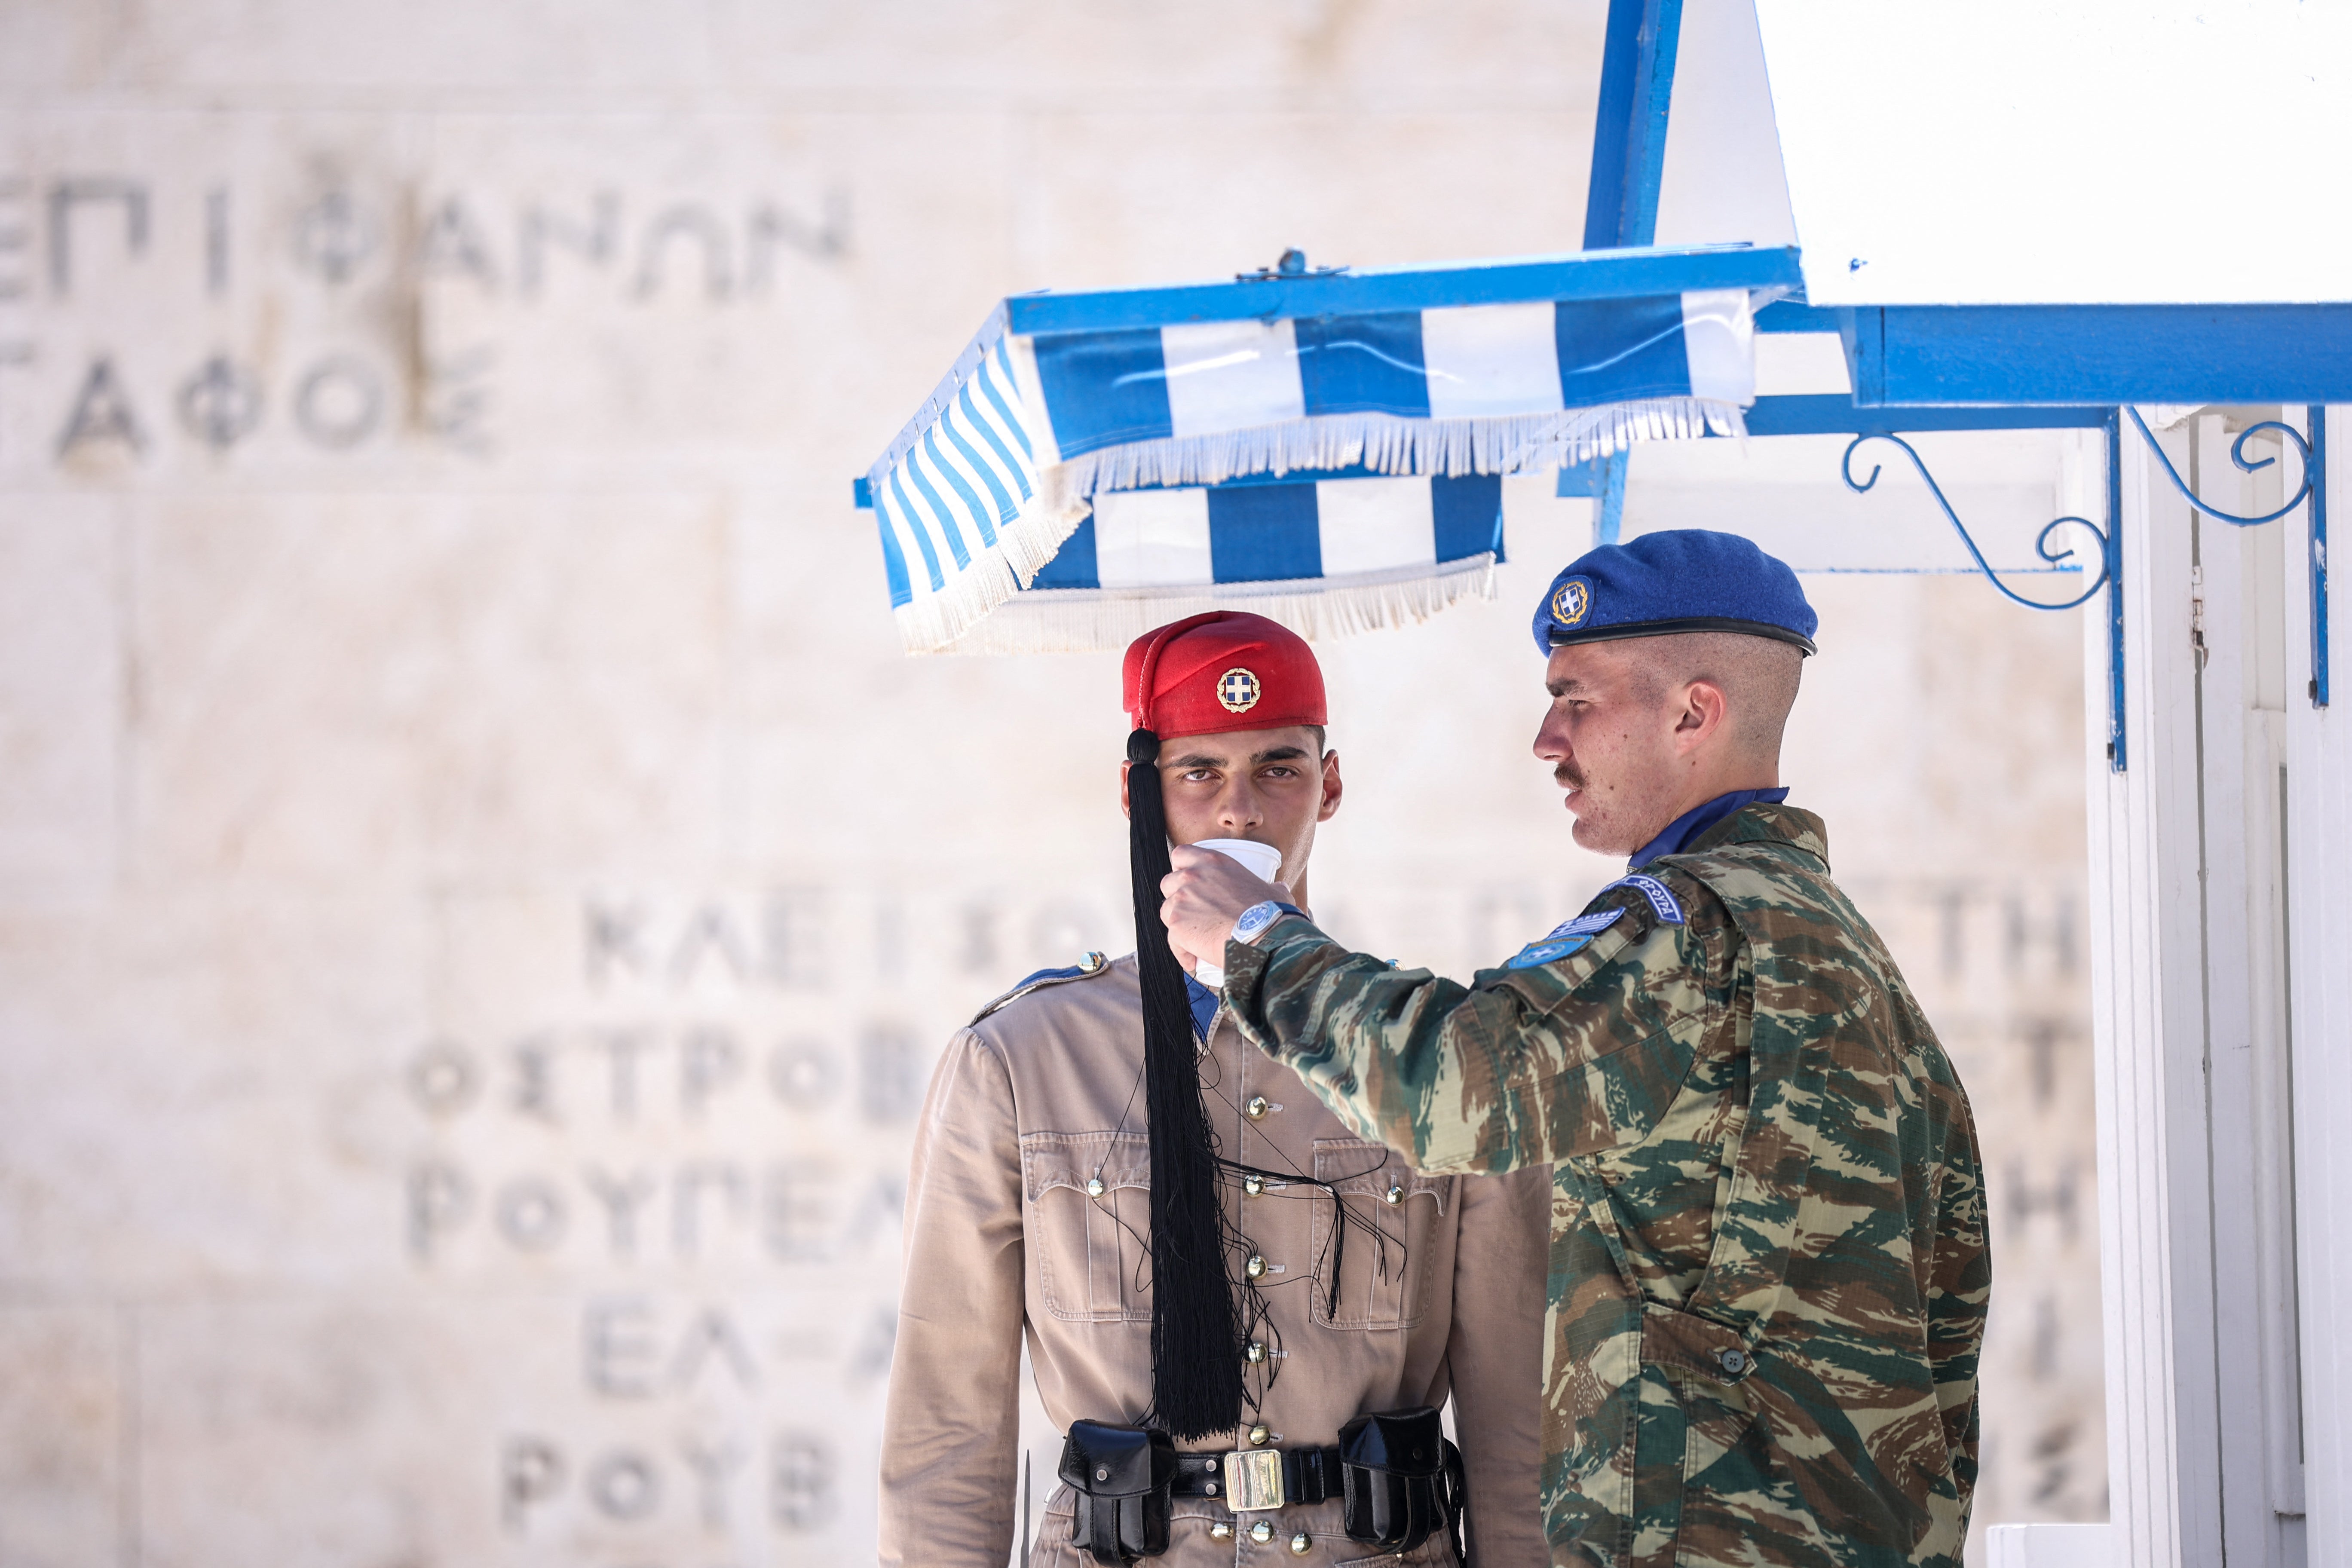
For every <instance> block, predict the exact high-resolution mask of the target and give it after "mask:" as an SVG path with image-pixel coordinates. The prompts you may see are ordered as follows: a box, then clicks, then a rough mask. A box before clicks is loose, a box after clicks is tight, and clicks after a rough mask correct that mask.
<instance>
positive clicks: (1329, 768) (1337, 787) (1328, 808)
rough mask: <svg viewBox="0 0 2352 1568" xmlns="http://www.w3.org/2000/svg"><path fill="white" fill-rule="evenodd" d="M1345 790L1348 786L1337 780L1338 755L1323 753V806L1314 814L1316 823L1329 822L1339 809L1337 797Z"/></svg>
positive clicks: (1336, 753) (1337, 753)
mask: <svg viewBox="0 0 2352 1568" xmlns="http://www.w3.org/2000/svg"><path fill="white" fill-rule="evenodd" d="M1347 788H1348V786H1347V785H1346V784H1343V783H1341V782H1340V779H1339V752H1324V753H1323V804H1322V805H1321V806H1320V807H1318V809H1317V811H1316V813H1315V820H1316V821H1318V822H1328V821H1330V820H1331V816H1332V814H1333V813H1334V812H1337V811H1338V810H1339V797H1340V796H1341V795H1344V794H1346V793H1347Z"/></svg>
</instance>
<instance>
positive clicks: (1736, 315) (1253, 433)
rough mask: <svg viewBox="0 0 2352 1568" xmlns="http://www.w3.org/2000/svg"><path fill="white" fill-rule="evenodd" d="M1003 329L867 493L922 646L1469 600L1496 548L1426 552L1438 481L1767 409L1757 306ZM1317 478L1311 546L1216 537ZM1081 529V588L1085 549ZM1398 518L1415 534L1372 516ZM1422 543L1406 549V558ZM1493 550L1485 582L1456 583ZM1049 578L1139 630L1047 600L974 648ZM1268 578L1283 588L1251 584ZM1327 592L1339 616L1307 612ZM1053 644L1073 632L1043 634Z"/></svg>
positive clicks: (1341, 619)
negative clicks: (1269, 491)
mask: <svg viewBox="0 0 2352 1568" xmlns="http://www.w3.org/2000/svg"><path fill="white" fill-rule="evenodd" d="M1010 320H1011V318H1010V316H1009V315H1008V312H1007V310H1006V309H1005V308H1004V307H999V309H998V310H997V312H996V313H995V314H994V315H993V316H992V318H991V320H990V321H989V323H988V324H987V326H985V327H984V328H982V331H981V332H980V334H979V335H978V336H977V337H976V338H974V339H973V341H972V342H971V346H970V347H968V348H967V349H966V350H965V351H964V353H963V354H962V355H961V357H960V358H959V359H958V360H957V362H956V365H955V368H954V370H953V371H952V372H950V374H949V376H948V377H947V379H946V380H945V381H944V382H942V383H941V384H940V388H939V390H938V391H937V392H935V393H934V394H933V395H932V396H931V398H930V400H929V403H927V404H926V405H925V406H924V408H923V411H922V413H921V414H920V415H919V416H917V417H916V418H915V419H914V421H913V422H911V423H910V424H909V425H908V426H907V427H906V429H905V430H904V431H902V432H901V433H900V435H899V436H898V439H897V440H895V441H893V442H892V443H891V444H890V447H889V449H888V450H887V451H886V452H885V453H884V454H883V455H882V457H881V458H880V459H879V460H878V461H877V462H876V463H875V465H874V467H873V468H871V469H870V470H869V471H868V473H867V475H866V482H865V486H864V487H863V495H864V497H865V499H866V500H868V502H869V503H870V504H871V505H872V507H873V508H874V511H875V517H876V521H877V526H878V529H879V531H880V535H881V542H882V553H883V561H884V566H885V571H886V574H887V578H888V582H889V589H890V600H891V605H892V607H893V609H894V611H895V612H896V615H897V617H898V624H899V628H900V632H901V635H902V636H903V637H904V638H905V641H906V644H907V646H908V648H910V649H912V650H915V651H923V652H928V651H934V650H940V649H945V648H949V647H1003V646H1024V647H1030V646H1034V647H1044V646H1055V647H1117V646H1119V644H1120V643H1121V642H1123V641H1124V640H1125V637H1126V636H1128V635H1131V634H1127V633H1125V632H1124V631H1123V630H1121V628H1123V627H1125V626H1127V625H1128V624H1129V622H1131V621H1132V622H1136V623H1137V630H1138V631H1140V630H1141V629H1143V628H1144V627H1145V626H1149V625H1152V624H1156V623H1157V621H1158V620H1165V619H1168V618H1170V617H1171V616H1174V615H1181V614H1182V613H1184V612H1183V611H1182V610H1180V609H1175V608H1173V607H1172V606H1173V605H1176V604H1178V603H1199V604H1210V603H1214V604H1232V603H1236V602H1240V601H1241V600H1242V599H1244V598H1245V597H1247V598H1250V599H1251V602H1252V603H1253V604H1254V605H1255V603H1256V602H1257V599H1258V598H1261V597H1262V598H1265V599H1268V600H1270V601H1278V602H1279V604H1278V606H1277V607H1274V608H1269V609H1268V611H1267V613H1270V614H1276V615H1278V616H1283V618H1286V619H1290V620H1292V621H1293V623H1294V624H1301V623H1304V625H1302V629H1306V626H1318V625H1319V626H1324V627H1326V628H1328V629H1333V630H1337V629H1342V628H1344V627H1348V626H1371V625H1381V624H1385V623H1387V622H1389V621H1392V620H1395V619H1399V618H1419V616H1423V615H1426V614H1428V613H1430V612H1431V611H1432V610H1433V609H1436V608H1440V607H1443V605H1444V604H1446V603H1450V602H1452V601H1453V599H1454V598H1457V597H1460V596H1461V594H1460V593H1459V592H1456V591H1455V590H1458V589H1462V588H1464V587H1465V586H1466V585H1467V584H1470V583H1471V582H1472V580H1474V579H1475V580H1477V582H1478V584H1479V587H1478V591H1482V592H1483V591H1484V581H1485V578H1484V577H1483V576H1482V575H1481V574H1482V573H1483V574H1489V575H1490V574H1491V568H1492V552H1491V549H1489V550H1487V551H1485V552H1470V555H1464V556H1449V555H1447V554H1445V553H1444V550H1445V549H1447V548H1449V546H1447V545H1445V544H1444V543H1442V542H1433V541H1440V540H1442V539H1444V538H1445V537H1448V536H1446V535H1444V531H1443V529H1442V528H1440V527H1439V526H1438V525H1437V524H1435V523H1434V522H1433V521H1429V520H1432V519H1434V518H1437V517H1438V516H1440V515H1444V516H1449V517H1450V516H1452V515H1454V513H1453V512H1452V511H1451V510H1448V509H1449V508H1451V507H1452V506H1453V504H1454V503H1453V502H1452V501H1450V500H1440V499H1439V498H1440V495H1441V491H1440V489H1439V488H1438V487H1434V486H1433V485H1432V484H1431V483H1430V482H1429V481H1430V480H1432V479H1437V480H1441V481H1452V480H1460V479H1466V478H1469V477H1473V476H1477V477H1483V478H1485V479H1490V480H1491V479H1495V478H1496V477H1498V476H1502V475H1507V474H1521V473H1536V472H1546V471H1549V470H1551V469H1554V468H1561V467H1564V466H1568V465H1571V464H1575V463H1580V462H1584V461H1587V460H1589V459H1591V458H1593V457H1594V456H1596V455H1600V454H1603V453H1608V452H1612V451H1617V450H1620V449H1622V447H1624V446H1625V445H1626V444H1628V443H1629V442H1632V441H1634V440H1640V439H1650V438H1660V437H1666V438H1674V437H1696V436H1701V435H1705V434H1708V433H1715V434H1737V433H1738V432H1739V431H1740V428H1741V426H1740V410H1741V409H1742V408H1743V407H1744V406H1745V405H1747V404H1748V403H1750V402H1752V401H1753V399H1754V396H1755V353H1754V346H1753V331H1754V325H1753V314H1752V309H1751V296H1750V292H1749V290H1748V289H1744V288H1737V289H1696V290H1686V291H1684V292H1680V293H1671V294H1647V295H1641V296H1636V297H1627V298H1612V299H1573V300H1548V299H1547V300H1526V301H1513V302H1507V303H1483V304H1467V305H1457V306H1444V307H1433V308H1424V309H1417V310H1379V311H1370V312H1367V313H1362V314H1353V315H1350V314H1324V315H1305V314H1301V315H1297V316H1282V315H1273V316H1255V317H1251V318H1249V319H1245V320H1239V321H1171V322H1169V323H1167V324H1163V325H1159V326H1118V327H1111V328H1107V329H1103V330H1096V331H1037V332H1020V331H1013V330H1011V327H1010V324H1009V323H1010ZM1302 469H1304V470H1308V471H1309V472H1311V473H1315V474H1318V475H1332V476H1340V475H1349V476H1352V477H1332V478H1328V479H1318V481H1317V482H1313V483H1307V484H1301V485H1298V486H1295V487H1293V490H1294V495H1293V499H1292V500H1291V502H1290V503H1288V504H1291V505H1293V506H1303V505H1306V504H1307V501H1308V500H1311V501H1312V503H1313V508H1314V510H1315V512H1316V516H1317V521H1315V523H1314V524H1313V526H1312V528H1311V529H1309V528H1307V527H1306V526H1305V525H1300V526H1298V527H1295V528H1292V529H1289V530H1287V531H1284V530H1274V531H1269V532H1267V533H1266V534H1265V539H1266V540H1267V541H1268V543H1267V544H1266V545H1265V551H1266V554H1265V559H1264V560H1261V561H1257V562H1255V563H1252V562H1248V561H1245V560H1244V556H1245V555H1246V554H1247V553H1248V552H1251V551H1254V550H1256V549H1257V548H1259V547H1258V546H1256V545H1253V544H1246V543H1243V542H1240V541H1241V540H1242V539H1243V538H1244V535H1243V534H1241V533H1235V532H1234V531H1231V530H1230V529H1223V530H1221V528H1220V526H1219V524H1218V522H1217V520H1218V519H1219V518H1221V517H1223V516H1226V515H1228V514H1230V515H1234V516H1239V515H1242V514H1243V512H1244V511H1245V510H1246V509H1247V508H1248V507H1249V506H1251V505H1255V504H1257V503H1256V502H1255V501H1253V500H1244V499H1242V497H1243V493H1244V489H1246V487H1244V488H1243V489H1233V490H1230V491H1228V490H1227V489H1225V488H1224V486H1225V482H1226V481H1229V480H1233V479H1237V478H1244V477H1249V476H1261V475H1263V476H1272V477H1277V478H1278V477H1283V476H1286V475H1290V474H1292V473H1294V472H1296V471H1297V470H1302ZM1383 476H1399V477H1402V476H1412V477H1415V479H1416V481H1417V482H1416V483H1413V484H1409V485H1406V486H1404V487H1402V489H1396V490H1394V491H1393V498H1395V499H1383V500H1381V501H1379V502H1377V503H1376V502H1374V501H1373V500H1370V498H1372V497H1374V496H1376V495H1378V496H1381V497H1383V498H1388V497H1391V492H1390V491H1388V490H1386V489H1381V488H1380V487H1381V477H1383ZM1112 497H1122V498H1128V499H1124V500H1111V499H1110V498H1112ZM1359 498H1364V499H1361V500H1360V499H1359ZM1396 509H1401V510H1396ZM1089 510H1091V511H1092V512H1093V513H1094V517H1095V521H1096V524H1097V526H1096V529H1095V531H1094V536H1093V544H1092V565H1091V567H1090V568H1087V567H1081V566H1080V565H1079V564H1077V562H1078V560H1079V559H1080V558H1082V557H1084V556H1085V555H1086V554H1087V549H1086V547H1085V546H1083V545H1081V544H1079V543H1078V542H1076V541H1074V540H1072V535H1073V531H1075V530H1077V529H1078V528H1079V526H1080V524H1081V523H1082V522H1083V521H1086V520H1087V516H1088V513H1089ZM1391 510H1394V511H1395V517H1397V518H1405V517H1410V518H1412V519H1414V520H1417V521H1411V522H1404V521H1384V520H1387V519H1389V517H1390V512H1391ZM1180 514H1181V517H1182V518H1183V519H1185V520H1186V521H1182V522H1181V525H1180V523H1179V522H1177V521H1174V520H1176V519H1177V518H1179V516H1180ZM1147 518H1149V519H1150V520H1152V521H1139V520H1144V519H1147ZM1121 519H1127V520H1129V521H1119V520H1121ZM1163 527H1164V528H1165V529H1166V530H1170V531H1171V532H1170V534H1169V537H1170V539H1171V541H1172V540H1173V539H1174V538H1175V537H1176V535H1177V534H1178V533H1181V535H1182V537H1183V540H1184V541H1185V542H1182V543H1181V544H1178V543H1174V542H1171V543H1169V544H1168V545H1167V546H1166V547H1165V549H1164V550H1162V549H1161V547H1160V545H1157V544H1154V545H1151V546H1150V547H1149V548H1145V547H1143V546H1140V545H1138V546H1136V547H1135V551H1131V552H1129V554H1128V555H1125V556H1123V555H1122V554H1121V551H1122V550H1123V549H1126V548H1127V547H1126V546H1123V545H1121V544H1119V543H1118V542H1117V541H1118V540H1121V539H1129V538H1134V539H1140V538H1142V537H1144V536H1145V535H1147V534H1148V535H1150V536H1151V537H1153V538H1155V539H1156V538H1158V537H1159V535H1158V532H1157V531H1159V530H1161V529H1162V528H1163ZM1408 532H1409V533H1411V534H1412V540H1413V542H1412V544H1411V546H1410V547H1409V548H1408V547H1407V546H1406V545H1404V544H1403V543H1401V542H1400V541H1401V540H1402V539H1403V538H1404V536H1405V534H1406V533H1408ZM1310 534H1311V536H1312V537H1313V539H1314V540H1315V542H1316V550H1315V552H1312V561H1311V569H1299V568H1300V567H1302V565H1303V564H1305V563H1308V555H1307V553H1303V552H1299V551H1298V550H1296V549H1294V548H1292V546H1291V545H1290V544H1287V543H1283V542H1282V541H1294V542H1295V541H1297V540H1303V539H1306V538H1307V537H1308V536H1309V535H1310ZM1066 541H1071V546H1070V547H1066V545H1065V542H1066ZM1498 545H1499V539H1497V540H1496V546H1498ZM1073 547H1075V549H1074V548H1073ZM1155 551H1158V552H1160V553H1154V552H1155ZM1285 551H1289V553H1284V552H1285ZM1057 552H1058V553H1057ZM1138 552H1139V553H1138ZM1480 553H1484V554H1486V561H1485V564H1484V565H1483V566H1480V567H1473V566H1472V565H1470V564H1468V563H1469V561H1470V557H1471V556H1472V555H1477V554H1480ZM1130 559H1131V560H1132V561H1134V562H1144V561H1147V560H1148V561H1152V562H1165V563H1176V562H1180V561H1181V563H1184V564H1182V566H1181V572H1182V573H1184V574H1188V575H1185V576H1183V577H1182V578H1181V581H1180V580H1179V579H1177V578H1174V577H1169V576H1166V575H1164V574H1165V573H1167V572H1176V571H1178V570H1180V568H1179V567H1178V566H1176V565H1174V564H1167V565H1165V566H1157V565H1155V566H1144V567H1129V566H1125V565H1120V564H1117V563H1119V562H1121V561H1123V560H1130ZM1049 565H1051V566H1053V567H1055V568H1056V570H1055V571H1053V572H1047V573H1046V577H1045V581H1044V583H1043V584H1040V585H1039V586H1040V590H1041V591H1042V592H1045V593H1050V594H1053V595H1065V594H1073V593H1084V594H1090V595H1127V596H1128V601H1129V602H1130V603H1131V610H1130V611H1121V610H1114V609H1112V608H1110V607H1109V606H1110V605H1112V603H1113V600H1112V599H1109V598H1097V600H1096V601H1095V603H1096V605H1097V609H1096V610H1095V611H1093V612H1090V613H1088V614H1085V615H1081V614H1079V613H1078V612H1077V609H1076V602H1075V601H1069V600H1059V601H1057V602H1058V603H1059V604H1060V605H1062V609H1061V610H1060V611H1057V612H1056V613H1055V614H1054V615H1052V616H1047V615H1045V614H1044V613H1043V611H1042V610H1040V611H1037V612H1035V613H1034V614H1033V613H1031V612H1029V611H1027V610H1026V609H1024V615H1027V616H1029V618H1030V620H1031V621H1032V622H1033V625H1032V626H1031V627H1030V629H1029V630H1028V631H1024V632H1022V633H1020V634H1018V635H1015V634H1014V633H1013V629H1012V628H1011V627H1008V628H1006V630H1005V633H1004V634H1003V635H1002V636H991V637H981V638H978V639H968V638H967V634H969V633H971V631H972V629H973V628H974V627H975V626H978V625H979V624H980V623H981V621H982V617H984V616H988V615H989V614H990V612H991V611H992V610H994V609H995V608H996V607H997V606H998V605H1003V604H1005V603H1006V602H1007V601H1009V600H1013V599H1015V597H1016V595H1022V596H1023V597H1024V599H1025V597H1026V595H1024V590H1025V589H1028V588H1030V587H1031V585H1032V582H1033V579H1035V578H1037V576H1038V574H1040V572H1042V571H1046V569H1047V568H1048V567H1049ZM1089 570H1091V571H1092V572H1093V573H1095V574H1096V575H1095V577H1094V578H1093V580H1092V581H1087V577H1086V573H1087V571H1089ZM1137 571H1140V572H1142V573H1143V574H1144V575H1143V576H1141V577H1138V576H1136V575H1134V573H1135V572H1137ZM1154 573H1160V574H1162V575H1160V576H1153V575H1152V574H1154ZM1368 574H1369V575H1368ZM1373 578H1379V579H1381V580H1380V581H1378V582H1375V581H1373V580H1372V579H1373ZM1439 578H1444V579H1450V580H1451V585H1450V586H1441V585H1439V584H1436V583H1434V582H1433V579H1439ZM1147 579H1148V580H1147ZM1341 579H1347V581H1345V582H1343V581H1341ZM1273 583H1280V584H1284V586H1283V587H1282V588H1281V589H1280V590H1279V591H1275V590H1270V589H1265V588H1263V587H1247V588H1245V587H1244V584H1260V585H1262V584H1273ZM1330 595H1339V596H1340V598H1339V602H1336V603H1334V604H1332V605H1329V606H1328V612H1329V613H1328V614H1322V615H1318V614H1316V613H1315V612H1314V611H1313V610H1312V608H1311V605H1312V604H1313V602H1314V601H1315V600H1317V599H1318V598H1319V597H1328V596H1330ZM1163 611H1164V612H1165V613H1162V612H1163ZM1285 611H1288V612H1289V614H1287V615H1285V614H1284V612H1285ZM1138 616H1149V617H1152V618H1150V619H1143V620H1140V621H1138ZM1048 626H1059V627H1060V628H1061V630H1060V632H1059V633H1058V634H1056V635H1055V637H1046V636H1045V628H1046V627H1048Z"/></svg>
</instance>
